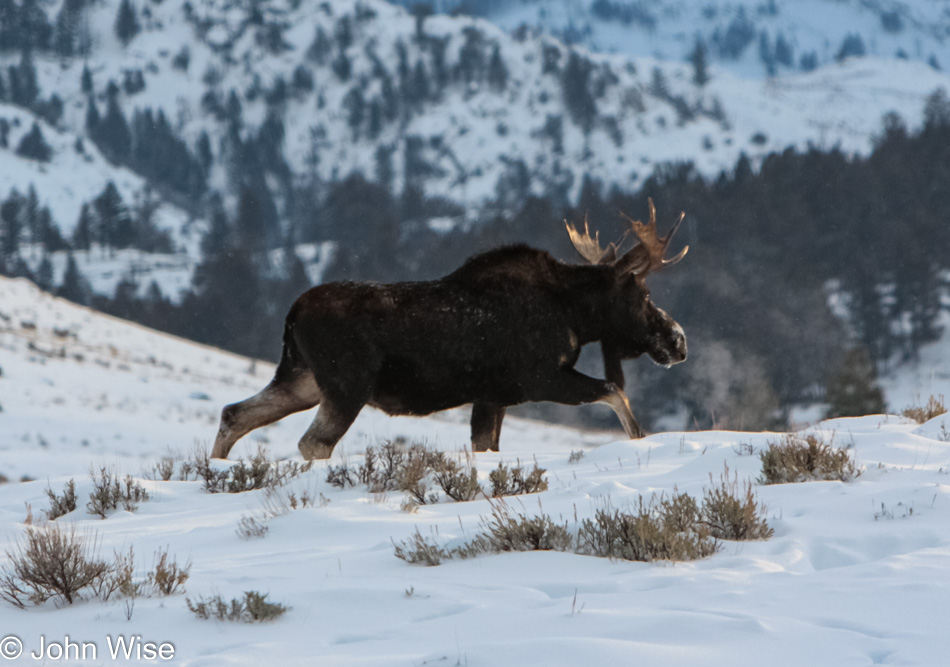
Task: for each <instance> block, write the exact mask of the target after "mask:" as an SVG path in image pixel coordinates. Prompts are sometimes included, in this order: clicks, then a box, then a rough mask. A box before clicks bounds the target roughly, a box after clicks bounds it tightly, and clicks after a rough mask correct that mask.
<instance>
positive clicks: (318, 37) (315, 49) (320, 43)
mask: <svg viewBox="0 0 950 667" xmlns="http://www.w3.org/2000/svg"><path fill="white" fill-rule="evenodd" d="M332 51H333V44H332V43H331V42H330V38H329V37H327V34H326V33H325V32H324V31H323V28H322V27H320V26H317V31H316V33H315V34H314V37H313V42H312V43H311V44H310V48H308V49H307V57H308V58H310V60H312V61H313V62H315V63H316V64H318V65H323V64H325V63H326V61H327V58H328V57H329V56H330V53H331V52H332Z"/></svg>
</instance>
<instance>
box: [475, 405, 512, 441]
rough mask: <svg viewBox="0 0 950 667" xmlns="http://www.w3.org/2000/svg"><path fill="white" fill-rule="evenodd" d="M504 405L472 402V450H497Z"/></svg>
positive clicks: (503, 416)
mask: <svg viewBox="0 0 950 667" xmlns="http://www.w3.org/2000/svg"><path fill="white" fill-rule="evenodd" d="M504 418H505V407H504V406H500V405H496V404H494V403H474V404H472V451H474V452H488V451H492V452H497V451H498V439H499V437H500V436H501V422H502V420H503V419H504Z"/></svg>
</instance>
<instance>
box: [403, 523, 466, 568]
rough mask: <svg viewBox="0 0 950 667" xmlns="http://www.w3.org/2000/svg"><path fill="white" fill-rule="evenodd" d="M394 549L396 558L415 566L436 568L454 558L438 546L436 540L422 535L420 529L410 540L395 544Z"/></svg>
mask: <svg viewBox="0 0 950 667" xmlns="http://www.w3.org/2000/svg"><path fill="white" fill-rule="evenodd" d="M393 548H394V549H395V556H396V558H401V559H402V560H404V561H406V562H407V563H413V564H417V563H421V564H422V565H428V566H435V565H438V564H440V563H441V562H442V561H443V560H446V559H448V558H451V557H452V555H451V554H450V553H449V552H447V551H446V550H445V549H443V548H442V547H440V546H439V545H438V544H436V542H435V540H434V539H430V538H426V537H425V536H424V535H423V534H422V533H420V532H419V529H418V528H416V532H414V533H413V534H412V535H410V536H409V539H406V540H403V541H402V542H399V543H398V544H397V543H396V542H393Z"/></svg>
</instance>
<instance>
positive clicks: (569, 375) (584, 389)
mask: <svg viewBox="0 0 950 667" xmlns="http://www.w3.org/2000/svg"><path fill="white" fill-rule="evenodd" d="M538 396H539V397H537V398H535V397H531V398H530V399H529V400H533V401H551V402H554V403H563V404H565V405H582V404H584V403H606V404H607V405H608V406H610V409H612V410H613V411H614V412H615V413H616V415H617V418H618V419H620V424H621V426H623V430H624V431H625V432H626V434H627V437H628V438H631V439H633V438H642V437H643V436H644V433H643V429H642V428H640V424H639V423H637V420H636V418H635V417H634V416H633V411H632V410H631V409H630V401H628V400H627V395H626V394H624V393H623V390H622V389H620V387H618V386H617V385H615V384H614V383H613V382H607V381H606V380H598V379H597V378H592V377H590V376H588V375H584V374H583V373H581V372H579V371H576V370H574V369H573V368H567V369H561V370H559V371H558V372H557V374H556V375H554V376H553V377H552V378H551V380H550V381H549V382H547V383H545V384H544V385H543V387H542V389H541V392H540V393H539V395H538Z"/></svg>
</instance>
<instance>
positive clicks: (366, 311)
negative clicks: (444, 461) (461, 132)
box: [211, 201, 687, 459]
mask: <svg viewBox="0 0 950 667" xmlns="http://www.w3.org/2000/svg"><path fill="white" fill-rule="evenodd" d="M627 220H628V222H629V223H630V225H631V231H632V232H634V234H635V235H636V236H637V238H638V241H637V242H636V244H635V245H634V246H633V247H632V248H631V249H629V250H628V251H626V252H625V253H623V254H621V253H620V252H619V249H620V244H617V243H610V244H608V246H607V248H602V247H601V246H600V244H599V241H598V238H597V236H596V235H595V236H594V237H591V236H590V233H589V230H588V228H587V222H586V220H585V223H584V232H583V233H580V232H579V231H578V230H577V229H576V228H575V227H574V226H572V225H567V231H568V234H569V235H570V237H571V241H572V242H573V244H574V247H575V248H576V249H577V250H578V252H579V253H580V255H581V256H582V257H583V258H584V259H586V260H587V263H586V264H581V265H573V264H566V263H564V262H561V261H558V260H556V259H554V258H553V257H552V256H551V255H549V254H548V253H546V252H544V251H541V250H537V249H534V248H530V247H528V246H524V245H516V246H507V247H502V248H497V249H495V250H490V251H488V252H485V253H482V254H480V255H476V256H474V257H472V258H470V259H469V260H468V261H467V262H466V263H465V264H463V265H462V266H461V267H460V268H459V269H458V270H456V271H454V272H453V273H451V274H449V275H447V276H445V277H444V278H441V279H440V280H433V281H426V282H405V283H393V284H377V283H353V282H337V283H328V284H325V285H320V286H317V287H314V288H312V289H310V290H308V291H306V292H304V294H302V295H301V296H300V297H299V298H298V299H297V301H296V302H295V303H294V305H293V306H292V307H291V309H290V312H289V313H288V314H287V319H286V323H285V326H284V337H283V351H282V353H281V358H280V362H279V364H278V366H277V371H276V373H275V375H274V379H273V380H272V381H271V382H270V384H268V385H267V387H265V388H264V389H263V390H262V391H261V392H260V393H258V394H256V395H255V396H252V397H251V398H249V399H247V400H245V401H242V402H240V403H235V404H232V405H228V406H226V407H225V408H224V409H223V410H222V413H221V425H220V428H219V430H218V435H217V438H216V440H215V443H214V448H213V450H212V453H211V455H212V456H213V457H215V458H227V456H228V452H229V451H230V450H231V448H232V447H233V446H234V443H235V442H237V440H238V439H240V438H241V437H243V436H244V435H246V434H247V433H249V432H250V431H252V430H254V429H256V428H260V427H261V426H265V425H267V424H270V423H273V422H275V421H277V420H279V419H282V418H283V417H286V416H287V415H289V414H292V413H294V412H299V411H301V410H308V409H310V408H313V407H315V406H317V405H319V406H320V408H319V410H318V411H317V415H316V418H315V419H314V421H313V423H312V424H311V426H310V428H309V429H308V430H307V432H306V433H305V434H304V435H303V437H302V438H301V440H300V443H299V448H300V452H301V454H303V456H304V458H306V459H324V458H328V457H329V456H330V455H331V454H332V452H333V448H334V446H335V445H336V443H337V442H338V441H339V440H340V438H342V437H343V435H344V434H345V433H346V431H347V429H348V428H349V427H350V425H351V424H352V423H353V421H354V420H355V419H356V417H357V415H358V414H359V412H360V410H362V408H363V406H365V405H372V406H374V407H376V408H379V409H380V410H383V411H385V412H386V413H388V414H390V415H426V414H430V413H432V412H436V411H439V410H445V409H448V408H454V407H457V406H460V405H465V404H468V403H471V404H473V409H472V443H473V449H474V450H475V451H486V450H497V449H498V438H499V434H500V431H501V423H502V419H503V418H504V414H505V409H506V408H507V407H508V406H510V405H517V404H520V403H525V402H533V401H552V402H555V403H563V404H567V405H580V404H584V403H596V402H601V403H605V404H607V405H609V406H610V407H611V408H612V409H613V410H614V412H615V413H616V414H617V417H618V418H619V419H620V423H621V425H622V426H623V428H624V430H625V431H626V433H627V436H628V437H630V438H637V437H642V436H643V432H642V430H641V428H640V426H639V424H638V423H637V421H636V419H635V418H634V416H633V413H632V412H631V410H630V405H629V402H628V401H627V397H626V395H625V394H624V392H623V373H622V371H621V370H620V360H621V359H628V358H634V357H638V356H641V355H643V354H647V355H649V356H650V357H651V358H652V359H653V360H654V361H655V362H656V363H658V364H662V365H665V366H669V365H672V364H675V363H679V362H681V361H683V360H684V359H685V358H686V337H685V335H684V333H683V330H682V328H681V327H680V326H679V325H678V324H677V323H676V322H675V321H674V320H673V319H672V318H671V317H670V316H669V315H667V314H666V313H665V312H664V311H663V310H662V309H660V308H658V307H657V306H656V305H654V304H653V302H652V301H651V300H650V295H649V291H648V290H647V287H646V285H645V282H644V281H645V278H646V276H647V275H649V274H650V273H651V272H653V271H656V270H657V269H659V268H662V267H663V266H667V265H671V264H674V263H676V262H678V261H679V260H680V259H682V257H683V256H684V255H685V254H686V250H687V248H683V250H682V251H681V252H680V253H679V254H678V255H676V256H675V257H673V258H672V259H663V256H664V254H665V253H666V249H667V247H668V246H669V243H670V240H671V238H672V236H673V234H674V233H675V232H676V229H677V228H678V227H679V224H680V223H681V222H682V220H683V215H682V214H681V215H680V218H679V220H678V221H677V222H676V224H675V225H674V227H673V229H672V231H670V233H669V234H667V235H666V236H665V237H662V238H661V237H658V236H657V233H656V213H655V209H654V208H653V203H652V201H651V202H650V221H649V223H647V224H643V223H640V222H636V221H634V220H630V219H629V218H627ZM621 243H622V240H621ZM598 341H599V342H600V343H601V345H602V349H603V354H604V361H605V368H606V371H607V379H606V380H601V379H597V378H593V377H589V376H587V375H584V374H583V373H580V372H579V371H577V370H576V369H575V368H574V364H575V363H576V361H577V357H578V354H579V353H580V349H581V347H582V346H583V345H585V344H586V343H592V342H598Z"/></svg>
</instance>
